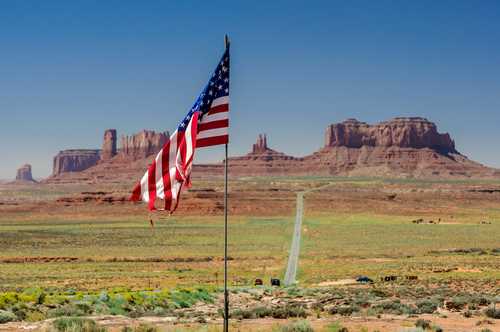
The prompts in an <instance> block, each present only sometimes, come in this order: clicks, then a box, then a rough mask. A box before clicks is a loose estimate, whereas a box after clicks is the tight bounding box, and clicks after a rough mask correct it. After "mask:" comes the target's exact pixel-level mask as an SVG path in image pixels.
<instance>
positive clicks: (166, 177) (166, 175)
mask: <svg viewBox="0 0 500 332" xmlns="http://www.w3.org/2000/svg"><path fill="white" fill-rule="evenodd" d="M170 144H171V141H170V140H169V141H168V143H166V144H165V147H164V150H163V155H162V156H161V157H162V158H161V167H162V168H161V170H162V173H163V193H164V195H165V198H164V200H165V210H170V202H171V201H172V188H171V186H170V168H169V162H170V159H169V158H170ZM167 203H168V204H167Z"/></svg>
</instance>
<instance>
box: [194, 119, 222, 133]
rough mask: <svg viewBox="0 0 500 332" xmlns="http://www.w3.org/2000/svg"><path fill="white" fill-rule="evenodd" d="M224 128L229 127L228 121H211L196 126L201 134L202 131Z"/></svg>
mask: <svg viewBox="0 0 500 332" xmlns="http://www.w3.org/2000/svg"><path fill="white" fill-rule="evenodd" d="M226 127H229V120H228V119H225V120H218V121H212V122H207V123H200V125H199V126H198V128H199V132H202V131H203V130H209V129H217V128H226Z"/></svg>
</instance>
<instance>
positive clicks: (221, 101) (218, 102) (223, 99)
mask: <svg viewBox="0 0 500 332" xmlns="http://www.w3.org/2000/svg"><path fill="white" fill-rule="evenodd" d="M222 104H226V105H227V104H229V96H224V97H219V98H217V99H214V101H213V102H212V105H211V107H212V108H213V107H216V106H219V105H222Z"/></svg>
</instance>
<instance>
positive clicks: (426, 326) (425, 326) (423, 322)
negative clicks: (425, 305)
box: [415, 319, 431, 330]
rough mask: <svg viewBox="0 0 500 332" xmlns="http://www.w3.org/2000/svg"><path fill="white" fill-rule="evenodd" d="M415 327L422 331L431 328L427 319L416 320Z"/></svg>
mask: <svg viewBox="0 0 500 332" xmlns="http://www.w3.org/2000/svg"><path fill="white" fill-rule="evenodd" d="M415 327H420V328H421V329H423V330H428V329H430V328H431V321H430V320H427V319H418V320H417V321H416V322H415Z"/></svg>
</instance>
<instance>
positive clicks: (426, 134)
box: [325, 117, 457, 153]
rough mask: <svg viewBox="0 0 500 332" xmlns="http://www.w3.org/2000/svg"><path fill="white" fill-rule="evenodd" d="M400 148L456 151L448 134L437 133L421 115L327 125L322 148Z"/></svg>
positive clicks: (352, 120)
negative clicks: (381, 120) (376, 122)
mask: <svg viewBox="0 0 500 332" xmlns="http://www.w3.org/2000/svg"><path fill="white" fill-rule="evenodd" d="M340 146H345V147H348V148H361V147H362V146H371V147H376V146H380V147H400V148H415V149H421V148H430V149H433V150H436V151H439V152H442V153H457V151H456V150H455V142H454V141H453V140H452V139H451V137H450V135H449V134H447V133H446V134H440V133H438V131H437V127H436V125H435V124H434V123H432V122H430V121H429V120H427V119H424V118H417V117H413V118H402V117H401V118H395V119H393V120H390V121H385V122H381V123H378V124H375V125H369V124H367V123H365V122H360V121H358V120H356V119H348V120H346V121H344V122H342V123H336V124H332V125H329V126H328V127H327V128H326V133H325V148H328V147H340Z"/></svg>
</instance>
